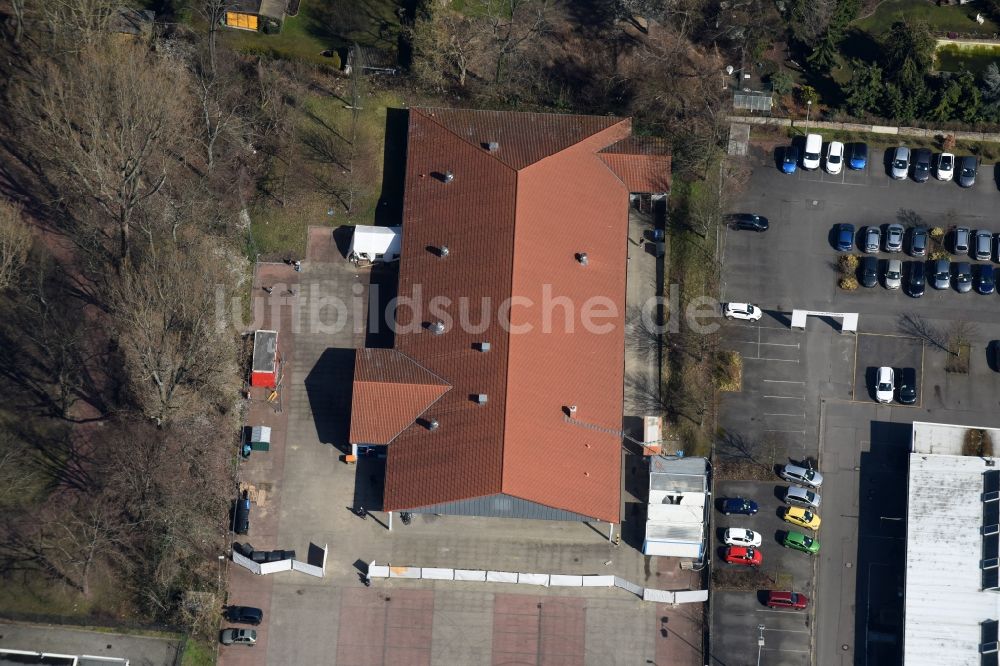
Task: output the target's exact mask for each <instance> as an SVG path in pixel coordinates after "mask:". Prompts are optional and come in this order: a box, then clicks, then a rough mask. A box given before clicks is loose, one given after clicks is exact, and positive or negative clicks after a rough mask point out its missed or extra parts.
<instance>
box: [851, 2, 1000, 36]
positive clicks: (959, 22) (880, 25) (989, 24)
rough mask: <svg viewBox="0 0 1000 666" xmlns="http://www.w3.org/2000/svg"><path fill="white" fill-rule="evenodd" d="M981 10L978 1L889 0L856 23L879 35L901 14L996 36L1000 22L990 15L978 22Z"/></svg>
mask: <svg viewBox="0 0 1000 666" xmlns="http://www.w3.org/2000/svg"><path fill="white" fill-rule="evenodd" d="M979 11H980V10H979V9H977V8H976V6H975V5H974V4H966V5H950V6H947V5H946V6H941V7H939V6H938V5H936V4H934V3H931V2H924V1H920V2H914V0H888V1H887V2H883V3H882V4H881V5H879V6H878V9H876V10H875V13H874V14H872V15H871V16H869V17H868V18H864V19H861V20H859V21H856V22H855V23H854V24H853V25H854V26H855V27H857V28H860V29H861V30H864V31H865V32H868V33H871V34H872V35H873V36H875V37H878V36H879V35H881V34H882V33H884V32H886V31H887V30H888V29H889V28H890V27H891V26H892V24H893V23H894V22H895V21H896V20H898V19H900V18H909V19H916V20H921V21H926V22H927V24H928V25H930V27H931V30H935V31H938V32H957V33H976V34H979V35H982V36H983V37H992V36H993V33H995V32H1000V28H998V27H997V24H996V23H994V22H993V21H990V20H989V19H987V20H986V22H985V23H983V24H982V25H979V24H978V23H976V14H977V13H979Z"/></svg>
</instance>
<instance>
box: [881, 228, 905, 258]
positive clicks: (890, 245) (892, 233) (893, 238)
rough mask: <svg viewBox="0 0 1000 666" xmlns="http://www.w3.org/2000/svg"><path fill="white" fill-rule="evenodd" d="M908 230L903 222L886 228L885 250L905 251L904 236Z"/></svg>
mask: <svg viewBox="0 0 1000 666" xmlns="http://www.w3.org/2000/svg"><path fill="white" fill-rule="evenodd" d="M905 233H906V230H905V229H904V228H903V225H902V224H895V223H894V224H890V225H889V226H888V227H886V229H885V251H886V252H902V251H903V236H904V234H905Z"/></svg>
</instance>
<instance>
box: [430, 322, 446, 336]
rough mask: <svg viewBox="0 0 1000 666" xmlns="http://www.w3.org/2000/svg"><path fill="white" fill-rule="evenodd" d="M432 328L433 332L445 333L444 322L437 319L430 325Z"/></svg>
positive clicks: (437, 333) (435, 333)
mask: <svg viewBox="0 0 1000 666" xmlns="http://www.w3.org/2000/svg"><path fill="white" fill-rule="evenodd" d="M430 329H431V333H433V334H434V335H441V334H442V333H444V322H443V321H436V322H434V323H433V324H431V325H430Z"/></svg>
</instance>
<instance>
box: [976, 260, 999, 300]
mask: <svg viewBox="0 0 1000 666" xmlns="http://www.w3.org/2000/svg"><path fill="white" fill-rule="evenodd" d="M976 291H978V292H979V293H980V294H982V295H984V296H986V295H988V294H992V293H993V292H994V291H996V272H995V271H994V269H993V264H979V277H978V278H977V280H976Z"/></svg>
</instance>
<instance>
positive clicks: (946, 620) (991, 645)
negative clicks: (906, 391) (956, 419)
mask: <svg viewBox="0 0 1000 666" xmlns="http://www.w3.org/2000/svg"><path fill="white" fill-rule="evenodd" d="M984 438H985V439H987V440H989V441H991V442H996V443H997V444H998V445H1000V430H998V429H994V428H977V427H971V426H956V425H946V424H938V423H921V422H916V423H914V424H913V438H912V444H911V449H910V460H909V481H908V488H907V505H908V506H907V531H906V588H905V595H906V597H905V629H904V637H903V662H904V664H906V666H925V665H926V666H940V665H941V664H948V665H949V666H982V665H988V666H994V665H996V664H997V620H1000V591H998V589H1000V569H998V566H1000V559H998V557H1000V548H998V545H1000V544H998V539H1000V467H997V466H996V465H995V460H994V459H993V458H992V457H991V456H992V451H991V447H990V446H983V447H980V446H978V445H977V444H976V442H978V441H981V440H983V439H984ZM963 453H966V454H970V455H963Z"/></svg>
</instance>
